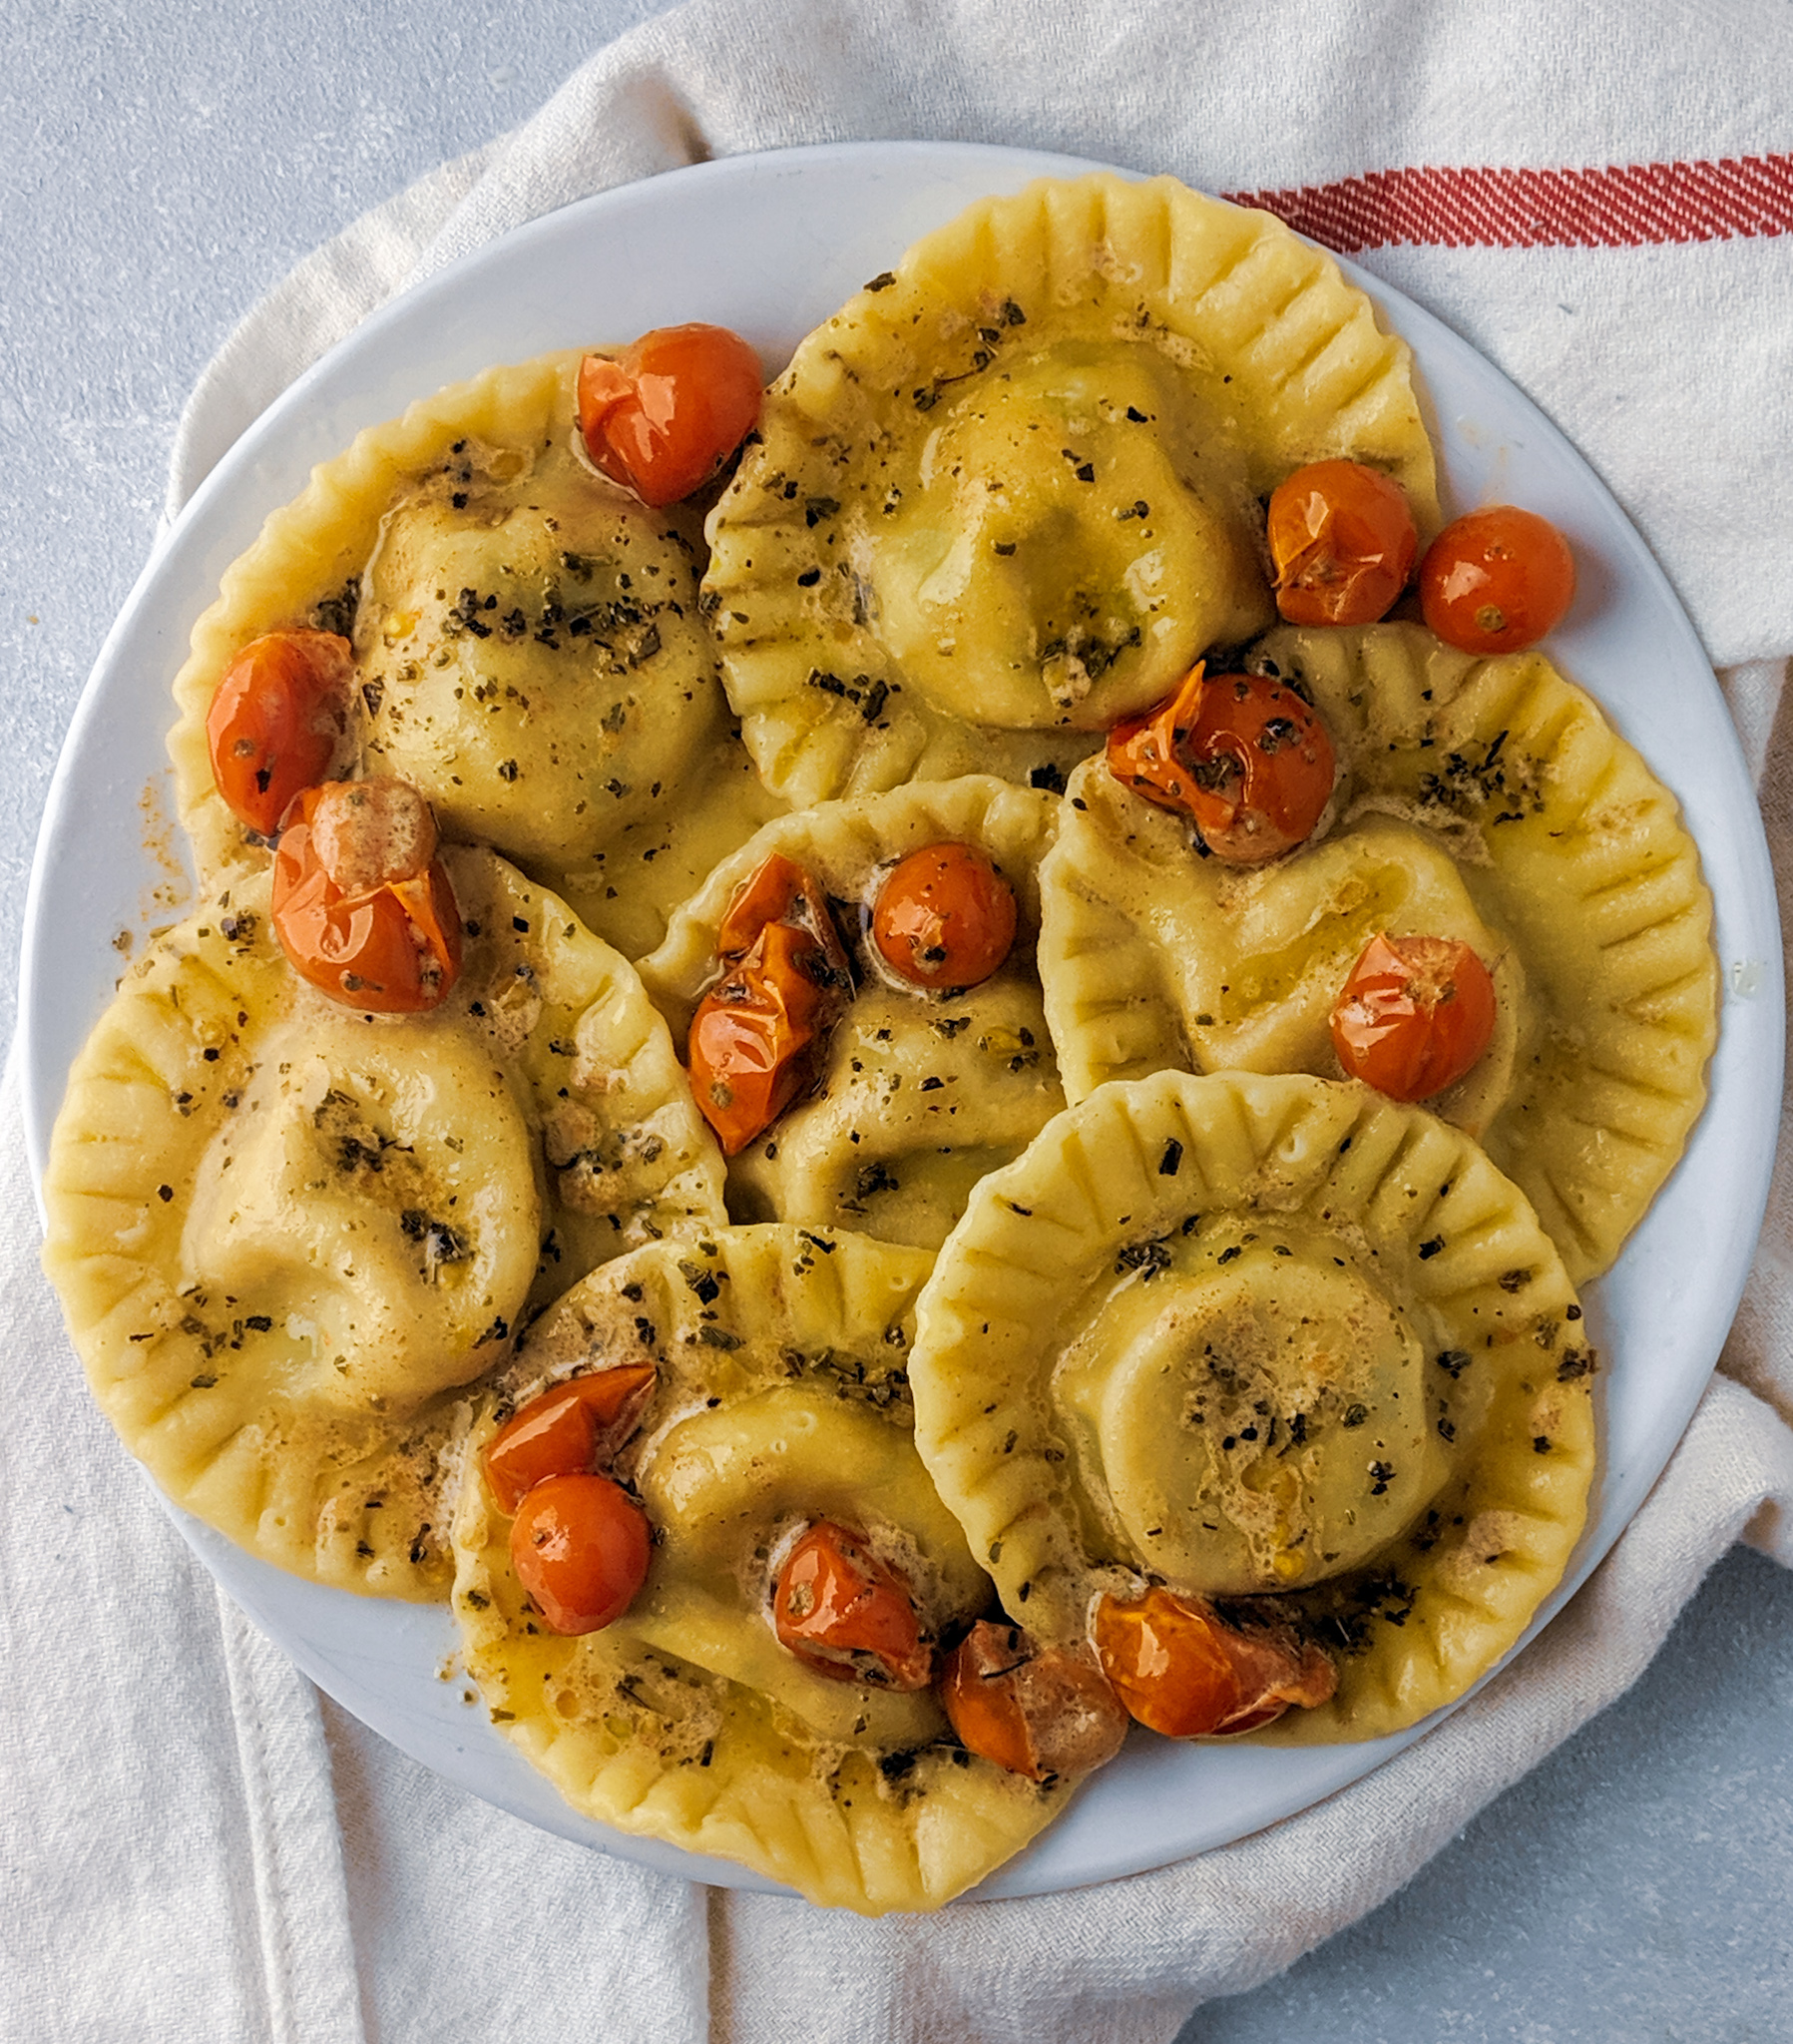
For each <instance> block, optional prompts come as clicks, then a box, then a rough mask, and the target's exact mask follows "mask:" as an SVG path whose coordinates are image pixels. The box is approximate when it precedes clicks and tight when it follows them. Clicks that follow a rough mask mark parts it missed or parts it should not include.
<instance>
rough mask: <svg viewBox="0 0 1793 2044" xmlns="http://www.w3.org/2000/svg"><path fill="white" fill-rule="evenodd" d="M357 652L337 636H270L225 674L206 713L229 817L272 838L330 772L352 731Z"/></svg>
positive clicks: (239, 656) (214, 766)
mask: <svg viewBox="0 0 1793 2044" xmlns="http://www.w3.org/2000/svg"><path fill="white" fill-rule="evenodd" d="M354 669H355V660H354V654H353V651H352V650H351V648H350V646H349V643H348V641H347V640H346V639H342V638H339V637H338V636H337V635H336V634H335V633H334V632H269V633H268V634H267V635H266V636H265V637H264V638H261V639H254V640H251V641H250V642H249V644H248V645H247V646H245V647H244V648H243V649H242V651H241V652H240V653H239V654H237V656H236V658H235V659H234V660H233V661H231V663H230V665H229V666H228V667H227V668H226V669H225V670H224V679H223V680H222V681H221V682H220V683H219V685H218V691H217V693H216V694H215V695H214V696H213V699H212V707H211V709H210V710H209V711H208V712H207V713H206V743H207V746H208V748H209V750H210V752H211V755H212V777H213V779H214V780H215V781H216V782H217V783H218V791H219V793H220V794H221V795H223V796H224V801H225V802H226V803H227V804H228V806H229V809H230V812H231V814H232V815H234V816H235V817H236V819H237V820H238V821H239V822H242V823H246V824H247V825H248V826H249V828H250V829H251V830H258V831H260V833H261V834H262V836H263V837H271V836H272V835H273V834H274V832H275V831H276V830H277V829H278V828H279V827H280V818H281V817H282V816H283V815H284V814H285V813H286V810H287V808H288V806H289V805H290V804H291V802H292V800H293V798H294V797H295V796H297V795H298V794H300V793H302V792H303V791H304V789H306V788H307V787H313V786H315V785H316V784H317V783H318V782H319V781H321V780H322V779H324V777H325V776H326V775H327V774H328V773H329V771H330V769H331V767H332V766H333V765H334V764H335V760H336V755H337V751H338V749H339V748H340V747H341V745H342V742H343V736H344V734H345V732H346V731H347V729H348V692H349V683H350V680H351V678H352V677H353V674H354Z"/></svg>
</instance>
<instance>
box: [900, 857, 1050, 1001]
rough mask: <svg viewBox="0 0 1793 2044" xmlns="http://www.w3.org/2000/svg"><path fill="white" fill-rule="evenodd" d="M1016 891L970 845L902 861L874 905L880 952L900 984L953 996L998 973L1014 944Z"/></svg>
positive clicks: (980, 983) (990, 863)
mask: <svg viewBox="0 0 1793 2044" xmlns="http://www.w3.org/2000/svg"><path fill="white" fill-rule="evenodd" d="M1015 923H1016V907H1015V889H1014V888H1013V887H1011V886H1010V885H1009V883H1008V881H1007V880H1005V879H1004V878H1003V876H1002V874H1001V873H999V872H998V871H997V869H996V867H995V865H994V864H993V863H992V862H991V860H990V859H988V858H987V857H986V856H985V855H984V853H983V852H981V851H979V850H978V848H977V847H976V846H975V845H971V844H959V843H955V842H949V843H943V844H929V845H925V846H923V848H922V849H921V850H920V851H912V852H911V853H910V854H909V855H908V857H907V858H904V859H900V860H899V861H898V862H897V864H896V865H894V866H893V867H892V868H891V870H890V872H889V873H888V874H887V875H886V876H885V879H884V882H883V884H882V885H881V886H880V887H879V889H878V895H877V899H876V901H874V903H873V904H872V912H871V934H872V942H873V943H874V944H875V945H876V946H877V950H878V955H879V957H880V958H882V959H883V961H884V963H885V964H886V965H887V966H888V967H889V968H890V970H891V971H892V972H893V973H895V975H896V976H897V978H898V979H900V980H902V981H903V982H904V983H905V984H906V985H909V986H916V987H921V988H924V989H926V990H927V991H929V992H939V993H947V992H953V993H957V992H959V991H961V990H962V989H964V988H966V987H972V986H980V985H982V983H983V982H984V981H985V980H987V979H988V978H989V977H990V976H991V974H992V973H994V972H996V971H998V970H999V969H1000V968H1001V966H1002V963H1003V961H1004V959H1006V958H1007V957H1008V955H1009V951H1010V948H1011V946H1012V945H1013V944H1014V942H1015Z"/></svg>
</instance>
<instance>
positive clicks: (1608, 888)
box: [1040, 625, 1718, 1283]
mask: <svg viewBox="0 0 1793 2044" xmlns="http://www.w3.org/2000/svg"><path fill="white" fill-rule="evenodd" d="M1247 665H1248V666H1250V667H1252V668H1254V669H1258V670H1261V671H1264V672H1268V673H1273V674H1279V675H1281V676H1283V677H1285V678H1287V679H1289V680H1291V681H1292V682H1293V683H1294V684H1295V685H1296V686H1297V687H1298V688H1300V689H1301V690H1302V691H1303V692H1304V693H1305V694H1307V695H1309V696H1310V697H1311V699H1312V700H1313V702H1314V704H1315V706H1316V707H1317V709H1318V710H1319V712H1320V715H1321V716H1322V718H1323V719H1324V720H1325V723H1326V726H1327V729H1328V731H1329V732H1330V734H1331V736H1332V741H1333V745H1334V747H1335V749H1336V751H1337V754H1338V759H1339V768H1340V772H1339V782H1338V786H1337V788H1336V789H1335V792H1334V798H1333V804H1332V807H1331V809H1330V811H1329V816H1330V818H1331V822H1330V825H1328V824H1327V823H1326V822H1323V823H1322V827H1321V830H1320V832H1319V833H1318V834H1317V835H1316V837H1315V838H1314V839H1313V840H1312V841H1311V842H1310V843H1308V844H1307V845H1305V846H1303V847H1302V848H1300V849H1299V850H1297V851H1294V852H1292V853H1290V854H1289V855H1288V856H1287V857H1286V858H1283V859H1280V860H1278V861H1276V862H1275V863H1273V864H1271V865H1268V866H1264V867H1260V868H1256V869H1251V870H1242V869H1240V868H1237V867H1232V866H1227V865H1224V864H1223V863H1222V862H1221V861H1220V860H1218V859H1213V858H1204V857H1202V856H1201V855H1200V852H1199V847H1198V845H1197V842H1196V840H1195V836H1194V833H1193V831H1192V829H1191V827H1190V826H1189V825H1188V824H1187V823H1186V822H1184V821H1183V820H1182V819H1181V818H1179V817H1177V816H1175V815H1173V814H1171V813H1170V812H1168V811H1166V810H1164V809H1159V808H1154V807H1153V806H1151V805H1150V804H1149V803H1147V802H1145V801H1143V800H1142V799H1140V798H1139V797H1138V796H1137V795H1135V794H1133V793H1132V792H1131V791H1130V790H1128V789H1127V788H1125V787H1123V786H1122V785H1121V783H1120V782H1119V781H1118V780H1117V779H1116V778H1115V777H1114V776H1113V775H1112V774H1111V773H1110V772H1109V771H1108V768H1107V767H1106V765H1105V764H1104V763H1103V762H1101V761H1093V762H1091V763H1090V764H1089V765H1088V766H1086V767H1082V768H1080V769H1079V772H1078V774H1077V775H1076V778H1075V781H1074V785H1073V787H1072V796H1073V799H1072V801H1071V803H1070V805H1069V808H1068V813H1067V818H1066V824H1065V828H1064V829H1063V830H1062V832H1061V833H1060V836H1059V839H1058V843H1057V846H1056V848H1055V850H1054V852H1053V853H1052V854H1051V856H1050V857H1049V859H1048V861H1047V863H1046V866H1045V868H1044V870H1043V878H1042V885H1043V889H1044V895H1045V924H1044V930H1043V934H1042V939H1041V950H1040V960H1041V971H1042V975H1043V978H1044V980H1045V985H1046V1004H1047V1014H1048V1017H1049V1018H1050V1020H1051V1022H1052V1026H1053V1033H1054V1036H1055V1039H1056V1040H1057V1042H1058V1044H1059V1047H1060V1057H1061V1061H1062V1063H1063V1067H1064V1072H1065V1084H1066V1091H1067V1093H1068V1094H1069V1095H1070V1096H1071V1097H1072V1098H1073V1099H1081V1098H1082V1097H1084V1095H1086V1094H1088V1093H1089V1092H1090V1091H1091V1090H1092V1089H1093V1088H1095V1087H1097V1086H1099V1085H1102V1084H1103V1083H1105V1082H1106V1081H1108V1080H1112V1079H1133V1078H1138V1077H1141V1076H1143V1075H1144V1074H1146V1073H1149V1072H1153V1071H1158V1070H1162V1069H1164V1068H1165V1067H1172V1066H1179V1067H1185V1068H1193V1069H1195V1070H1197V1071H1214V1070H1222V1069H1244V1070H1251V1071H1271V1072H1275V1071H1281V1072H1288V1071H1295V1072H1302V1071H1305V1072H1312V1073H1315V1074H1317V1075H1320V1076H1329V1077H1337V1076H1338V1073H1339V1066H1338V1063H1337V1059H1336V1056H1335V1054H1334V1051H1333V1048H1332V1041H1331V1036H1330V1032H1329V1028H1328V1021H1329V1017H1330V1015H1331V1012H1332V1008H1333V1006H1334V1004H1335V1003H1336V1001H1337V1000H1338V998H1339V995H1340V992H1341V990H1342V988H1343V986H1344V983H1345V980H1346V978H1347V976H1348V975H1349V973H1350V971H1351V968H1352V965H1353V964H1354V963H1355V961H1356V959H1357V957H1358V954H1359V953H1360V952H1361V951H1362V949H1363V947H1364V945H1365V944H1366V942H1367V941H1368V940H1369V939H1370V937H1372V936H1374V935H1376V934H1378V933H1379V932H1385V933H1387V934H1389V935H1392V936H1397V937H1401V936H1442V937H1452V938H1456V939H1457V940H1458V941H1460V942H1462V943H1466V944H1468V945H1469V946H1470V947H1471V948H1472V949H1473V950H1474V951H1475V952H1476V953H1477V955H1478V956H1479V957H1480V958H1481V959H1482V961H1483V963H1484V964H1486V965H1487V966H1488V967H1489V968H1490V971H1491V973H1492V975H1493V978H1494V982H1495V991H1496V999H1497V1018H1498V1019H1497V1022H1496V1027H1495V1034H1494V1038H1493V1041H1492V1043H1491V1045H1490V1047H1489V1049H1488V1051H1487V1053H1486V1054H1485V1056H1484V1057H1483V1058H1482V1060H1481V1062H1480V1063H1479V1064H1478V1065H1477V1066H1476V1067H1475V1069H1474V1070H1472V1071H1471V1072H1470V1073H1469V1075H1468V1076H1467V1077H1466V1078H1464V1079H1463V1080H1461V1081H1460V1082H1459V1083H1458V1084H1457V1085H1456V1086H1454V1087H1453V1088H1452V1089H1451V1090H1450V1091H1449V1092H1447V1093H1445V1094H1443V1095H1441V1096H1440V1097H1439V1098H1438V1099H1437V1100H1436V1101H1434V1102H1432V1103H1431V1105H1432V1106H1433V1107H1434V1108H1435V1109H1436V1111H1437V1112H1438V1113H1440V1114H1442V1115H1443V1116H1444V1117H1445V1118H1446V1119H1447V1120H1450V1121H1452V1122H1454V1123H1456V1124H1458V1125H1459V1126H1460V1127H1463V1128H1465V1129H1467V1130H1469V1131H1470V1132H1471V1133H1472V1134H1474V1135H1477V1136H1478V1137H1480V1139H1481V1140H1482V1142H1483V1143H1484V1145H1485V1146H1486V1148H1487V1150H1488V1153H1489V1155H1490V1156H1491V1157H1492V1158H1493V1159H1494V1161H1495V1162H1496V1163H1497V1164H1498V1165H1499V1166H1500V1168H1501V1169H1502V1170H1503V1171H1504V1172H1506V1173H1507V1174H1508V1175H1509V1176H1510V1177H1511V1178H1513V1179H1514V1180H1515V1181H1516V1182H1517V1183H1518V1185H1519V1186H1520V1187H1521V1189H1522V1190H1523V1191H1524V1192H1525V1194H1526V1196H1527V1198H1528V1199H1529V1200H1530V1201H1531V1202H1532V1204H1533V1206H1534V1207H1535V1208H1536V1209H1537V1212H1538V1214H1539V1217H1540V1219H1541V1220H1542V1221H1543V1223H1544V1225H1545V1227H1546V1228H1547V1229H1548V1230H1549V1231H1550V1233H1551V1236H1552V1238H1553V1239H1554V1240H1555V1242H1556V1243H1557V1245H1558V1248H1559V1249H1560V1250H1561V1251H1562V1254H1563V1258H1564V1262H1565V1264H1566V1266H1567V1267H1568V1270H1569V1275H1570V1276H1571V1278H1573V1279H1574V1280H1575V1281H1576V1282H1577V1283H1579V1282H1582V1281H1584V1280H1585V1279H1587V1278H1591V1277H1594V1276H1596V1275H1597V1274H1598V1273H1599V1272H1600V1271H1602V1270H1604V1269H1605V1268H1606V1266H1607V1265H1608V1264H1610V1263H1611V1261H1612V1259H1613V1258H1614V1257H1615V1256H1616V1255H1617V1254H1618V1250H1619V1248H1620V1246H1621V1245H1622V1243H1623V1242H1624V1239H1625V1237H1626V1236H1627V1235H1628V1234H1629V1233H1630V1231H1631V1229H1632V1228H1633V1227H1635V1226H1636V1224H1637V1222H1638V1221H1639V1219H1641V1217H1642V1215H1643V1213H1644V1210H1645V1209H1646V1208H1647V1207H1648V1205H1649V1203H1650V1201H1651V1199H1653V1198H1654V1196H1655V1194H1656V1191H1657V1189H1658V1188H1659V1187H1660V1186H1661V1184H1662V1182H1663V1180H1664V1179H1665V1178H1666V1177H1667V1176H1668V1173H1669V1172H1670V1171H1671V1170H1672V1169H1673V1167H1674V1164H1675V1161H1676V1160H1677V1159H1678V1157H1679V1156H1680V1154H1681V1150H1682V1147H1683V1146H1684V1144H1685V1142H1686V1138H1687V1134H1688V1131H1689V1130H1690V1129H1691V1128H1692V1126H1693V1123H1694V1122H1695V1120H1696V1119H1697V1118H1698V1115H1699V1112H1700V1109H1701V1107H1702V1105H1703V1104H1704V1100H1705V1076H1704V1075H1705V1066H1706V1061H1707V1059H1708V1058H1709V1057H1710V1055H1711V1052H1712V1047H1713V1044H1714V1042H1715V1040H1716V1030H1717V1004H1718V972H1717V961H1716V958H1715V956H1714V953H1713V950H1712V940H1711V922H1712V905H1711V897H1710V895H1709V893H1708V892H1707V890H1706V887H1705V884H1704V881H1703V880H1702V879H1701V877H1700V870H1699V855H1698V852H1697V850H1696V848H1695V846H1694V843H1693V840H1692V838H1691V837H1690V836H1689V835H1688V833H1687V831H1686V828H1685V826H1684V825H1683V824H1682V822H1681V819H1680V812H1679V808H1678V806H1677V804H1676V802H1675V799H1674V797H1673V795H1672V794H1671V793H1670V792H1669V791H1668V789H1667V788H1665V787H1664V786H1663V785H1662V783H1661V782H1660V781H1659V780H1657V779H1656V778H1655V776H1654V775H1653V774H1652V773H1651V772H1650V770H1649V768H1648V767H1646V766H1645V765H1644V764H1643V762H1642V760H1641V759H1639V758H1638V756H1637V754H1636V753H1635V752H1634V751H1633V750H1632V749H1631V747H1629V746H1628V745H1626V744H1625V743H1624V741H1623V740H1622V739H1620V738H1619V737H1618V736H1617V735H1616V734H1615V733H1614V732H1613V730H1612V729H1611V727H1610V726H1609V725H1608V724H1607V723H1606V721H1605V719H1604V717H1602V715H1601V714H1600V711H1599V708H1598V706H1597V705H1596V704H1595V703H1594V702H1593V701H1592V699H1591V698H1590V697H1588V696H1587V695H1586V694H1584V693H1583V691H1581V690H1580V689H1577V688H1575V687H1574V686H1573V685H1572V684H1571V683H1569V682H1568V681H1566V680H1564V678H1563V677H1562V676H1561V675H1560V674H1558V673H1557V671H1556V670H1555V669H1554V668H1553V667H1552V666H1551V664H1550V662H1549V661H1547V660H1546V659H1545V658H1544V657H1543V656H1542V655H1541V654H1537V653H1525V654H1510V655H1506V656H1504V657H1502V658H1500V659H1494V660H1478V659H1475V658H1474V657H1472V656H1470V655H1468V654H1461V653H1456V652H1453V651H1452V650H1451V649H1449V648H1448V647H1445V646H1443V645H1441V644H1440V642H1439V641H1438V640H1436V639H1435V638H1433V636H1432V635H1431V634H1430V633H1429V632H1427V631H1426V630H1425V629H1424V628H1423V627H1421V626H1417V625H1380V626H1371V627H1368V628H1365V629H1362V630H1357V631H1324V630H1314V631H1295V630H1292V629H1286V628H1285V629H1279V630H1277V631H1276V632H1273V633H1271V634H1270V635H1269V636H1268V637H1267V638H1266V639H1265V640H1263V641H1262V642H1261V643H1260V645H1259V646H1258V648H1257V649H1256V651H1255V652H1254V653H1253V654H1252V655H1251V656H1249V658H1248V660H1247Z"/></svg>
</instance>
